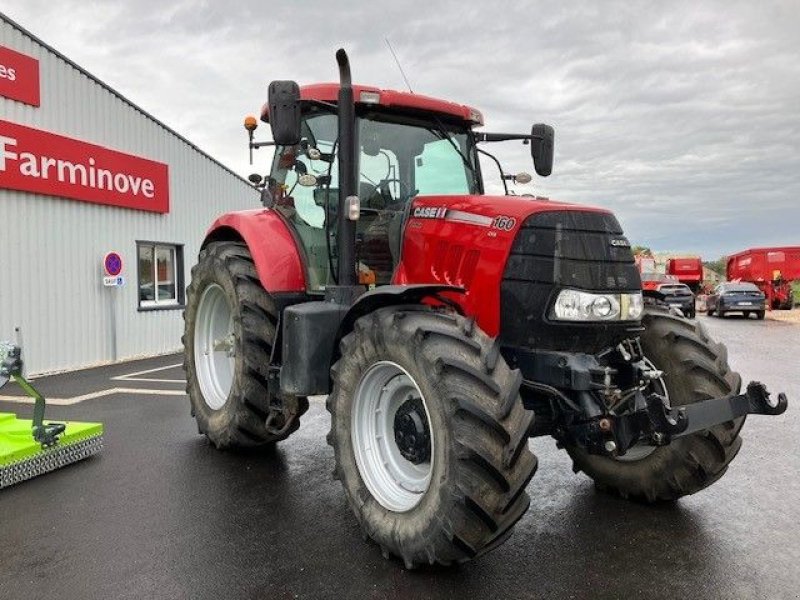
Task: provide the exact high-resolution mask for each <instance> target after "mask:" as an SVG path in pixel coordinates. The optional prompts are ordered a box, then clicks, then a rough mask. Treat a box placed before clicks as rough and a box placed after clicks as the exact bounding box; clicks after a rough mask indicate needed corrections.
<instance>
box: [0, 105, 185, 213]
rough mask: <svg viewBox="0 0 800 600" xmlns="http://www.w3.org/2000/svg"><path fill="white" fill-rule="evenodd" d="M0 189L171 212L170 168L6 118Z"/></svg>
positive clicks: (1, 124)
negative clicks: (9, 120) (10, 121)
mask: <svg viewBox="0 0 800 600" xmlns="http://www.w3.org/2000/svg"><path fill="white" fill-rule="evenodd" d="M0 188H6V189H9V190H19V191H22V192H33V193H36V194H44V195H46V196H57V197H61V198H71V199H73V200H82V201H84V202H94V203H96V204H108V205H111V206H121V207H123V208H134V209H137V210H148V211H152V212H159V213H167V212H169V170H168V167H167V165H165V164H163V163H158V162H154V161H152V160H147V159H144V158H140V157H138V156H132V155H130V154H124V153H122V152H117V151H116V150H110V149H108V148H104V147H102V146H97V145H95V144H89V143H87V142H81V141H79V140H74V139H72V138H68V137H64V136H61V135H56V134H54V133H50V132H48V131H41V130H39V129H32V128H30V127H25V126H23V125H17V124H16V123H9V122H8V121H3V120H0Z"/></svg>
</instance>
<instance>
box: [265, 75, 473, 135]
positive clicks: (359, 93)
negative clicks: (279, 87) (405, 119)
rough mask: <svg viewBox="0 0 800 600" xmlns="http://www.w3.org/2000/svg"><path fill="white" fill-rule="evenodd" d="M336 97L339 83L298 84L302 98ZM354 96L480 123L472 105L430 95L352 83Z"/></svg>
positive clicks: (322, 99) (325, 99)
mask: <svg viewBox="0 0 800 600" xmlns="http://www.w3.org/2000/svg"><path fill="white" fill-rule="evenodd" d="M338 96H339V84H338V83H317V84H313V85H304V86H301V87H300V98H301V99H302V100H317V101H320V102H332V103H335V102H336V101H337V100H338ZM353 97H354V98H355V101H356V104H364V105H369V104H374V105H380V106H385V107H387V108H395V109H409V110H411V111H415V112H434V113H438V114H440V115H445V116H449V117H456V118H457V119H461V120H462V121H466V122H467V123H472V124H474V125H483V115H482V114H481V112H480V111H479V110H477V109H475V108H472V107H471V106H466V105H464V104H456V103H455V102H448V101H447V100H439V99H438V98H431V97H430V96H422V95H420V94H414V93H412V92H398V91H396V90H383V89H381V88H377V87H373V86H368V85H353ZM261 119H262V120H263V121H268V120H269V112H268V106H267V105H266V104H265V105H264V107H263V108H262V109H261Z"/></svg>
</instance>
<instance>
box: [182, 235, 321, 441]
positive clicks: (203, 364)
mask: <svg viewBox="0 0 800 600" xmlns="http://www.w3.org/2000/svg"><path fill="white" fill-rule="evenodd" d="M184 319H185V321H186V325H185V333H184V336H183V345H184V362H183V365H184V370H185V371H186V392H187V394H188V395H189V401H190V404H191V411H192V416H194V418H195V419H196V420H197V428H198V430H199V431H200V433H203V434H205V435H206V436H207V437H208V439H209V440H210V441H211V442H212V443H213V444H214V445H215V446H216V447H217V448H230V447H237V446H238V447H249V446H261V445H265V444H270V443H272V442H276V441H279V440H282V439H285V438H286V437H288V436H289V435H291V434H292V433H293V432H294V431H296V430H297V428H298V427H299V424H300V422H299V418H300V415H302V414H303V413H304V412H305V411H306V410H307V409H308V401H307V400H306V398H295V397H288V398H282V399H281V400H282V402H281V403H280V404H281V405H282V410H276V408H275V407H274V406H271V403H270V394H269V392H268V391H267V390H268V387H267V375H268V372H267V368H268V366H269V363H270V354H271V351H272V345H273V343H274V340H275V335H276V327H277V324H278V312H277V309H276V307H275V304H274V302H273V300H272V298H271V296H270V295H269V294H268V293H267V291H266V290H264V288H263V287H261V284H260V282H259V279H258V275H257V274H256V270H255V265H254V264H253V259H252V257H251V256H250V251H249V250H248V249H247V246H246V245H245V244H242V243H237V242H215V243H211V244H209V245H208V246H207V247H206V248H204V249H203V250H202V251H201V252H200V257H199V260H198V263H197V265H196V266H195V267H194V268H193V269H192V282H191V284H190V285H189V287H188V289H187V302H186V311H185V313H184Z"/></svg>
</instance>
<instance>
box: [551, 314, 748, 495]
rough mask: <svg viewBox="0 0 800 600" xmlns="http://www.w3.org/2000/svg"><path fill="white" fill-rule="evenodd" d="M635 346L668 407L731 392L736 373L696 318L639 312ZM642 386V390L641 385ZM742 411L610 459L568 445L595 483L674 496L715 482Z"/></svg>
mask: <svg viewBox="0 0 800 600" xmlns="http://www.w3.org/2000/svg"><path fill="white" fill-rule="evenodd" d="M642 325H643V326H644V328H645V330H644V331H643V332H642V334H641V342H642V351H643V353H644V355H645V356H646V357H647V359H648V360H649V361H650V362H651V363H652V364H653V366H654V367H655V368H656V369H659V370H661V371H664V377H663V379H662V380H659V382H660V385H663V386H664V387H665V388H666V389H665V390H661V389H656V390H655V391H656V392H657V393H660V394H663V395H665V396H666V397H667V398H668V399H669V403H670V405H671V406H673V407H674V406H680V405H684V404H691V403H693V402H699V401H702V400H707V399H709V398H720V397H722V396H725V395H728V394H731V393H738V392H739V387H740V385H741V378H740V377H739V375H738V374H737V373H735V372H733V371H731V370H730V368H729V367H728V361H727V351H726V349H725V347H724V346H723V345H722V344H717V343H715V342H713V341H712V340H711V339H710V338H709V337H708V334H707V333H706V331H705V329H704V328H703V327H702V326H701V325H700V324H699V323H691V322H689V321H686V320H684V319H678V318H675V317H673V316H670V315H668V314H665V313H660V312H647V313H645V317H644V319H643V320H642ZM646 393H647V392H646ZM743 424H744V417H742V418H739V419H735V420H733V421H729V422H726V423H722V424H720V425H715V426H714V427H711V428H710V429H707V430H705V431H701V432H698V433H695V434H692V435H687V436H685V437H679V438H676V439H674V440H673V441H672V442H671V443H670V444H669V445H667V446H661V447H650V446H641V447H636V446H635V447H634V448H631V450H630V451H629V452H628V453H627V454H626V455H624V456H622V457H619V458H610V457H606V456H598V455H593V454H588V453H587V452H586V451H585V450H583V449H582V448H580V447H577V446H575V447H568V448H567V451H568V452H569V454H570V456H571V457H572V460H573V463H574V468H575V470H576V471H579V470H580V471H583V472H584V473H586V474H587V475H588V476H589V477H591V478H592V479H593V480H594V481H595V484H596V485H597V487H598V488H599V489H602V490H608V491H613V492H616V493H618V494H619V495H621V496H623V497H625V498H628V497H631V498H635V499H640V500H645V501H649V502H655V501H658V500H676V499H678V498H680V497H681V496H686V495H688V494H694V493H695V492H698V491H700V490H702V489H703V488H705V487H708V486H709V485H711V484H712V483H714V482H715V481H717V480H718V479H719V478H720V477H722V475H723V474H724V473H725V471H726V470H727V468H728V464H729V463H730V462H731V461H732V460H733V459H734V457H735V456H736V453H737V452H738V451H739V448H740V447H741V445H742V439H741V437H739V430H740V429H741V428H742V425H743Z"/></svg>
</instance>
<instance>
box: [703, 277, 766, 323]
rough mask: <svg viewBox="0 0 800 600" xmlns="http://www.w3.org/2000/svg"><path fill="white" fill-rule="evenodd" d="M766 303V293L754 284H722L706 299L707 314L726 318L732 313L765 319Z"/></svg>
mask: <svg viewBox="0 0 800 600" xmlns="http://www.w3.org/2000/svg"><path fill="white" fill-rule="evenodd" d="M765 308H766V301H765V296H764V293H763V292H762V291H761V290H760V289H758V286H756V284H754V283H748V282H741V283H730V282H728V283H721V284H720V285H718V286H717V287H716V288H715V289H714V292H713V293H712V294H709V296H708V298H707V299H706V314H707V315H709V316H711V315H714V314H716V315H717V316H718V317H724V316H725V315H727V314H730V313H742V314H743V315H744V316H745V317H749V316H750V315H751V314H755V315H756V317H758V318H759V319H763V318H764V310H765Z"/></svg>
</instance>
